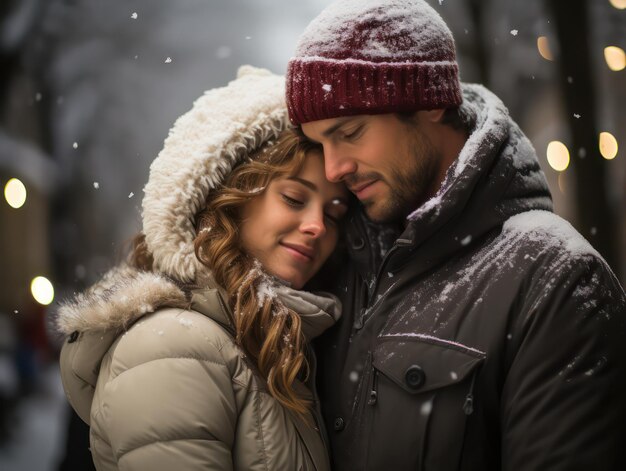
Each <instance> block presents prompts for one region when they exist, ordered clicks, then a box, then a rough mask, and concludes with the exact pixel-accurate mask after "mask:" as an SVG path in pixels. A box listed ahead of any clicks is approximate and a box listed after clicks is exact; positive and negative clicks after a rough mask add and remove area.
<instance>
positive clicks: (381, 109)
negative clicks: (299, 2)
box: [286, 0, 462, 124]
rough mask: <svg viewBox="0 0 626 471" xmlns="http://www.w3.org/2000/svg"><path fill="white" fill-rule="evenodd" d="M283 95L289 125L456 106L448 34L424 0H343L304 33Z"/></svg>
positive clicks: (452, 54)
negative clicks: (285, 97)
mask: <svg viewBox="0 0 626 471" xmlns="http://www.w3.org/2000/svg"><path fill="white" fill-rule="evenodd" d="M286 95H287V107H288V110H289V118H290V120H291V122H292V123H293V124H301V123H306V122H309V121H317V120H320V119H327V118H335V117H339V116H352V115H358V114H380V113H393V112H406V111H417V110H423V109H435V108H448V107H454V106H458V105H459V104H460V103H461V102H462V95H461V88H460V83H459V78H458V66H457V63H456V53H455V46H454V39H453V37H452V34H451V33H450V30H449V29H448V27H447V26H446V24H445V23H444V21H443V20H442V19H441V17H440V16H439V15H438V14H437V12H436V11H435V10H433V9H432V8H431V7H430V6H429V5H428V4H427V3H425V2H424V1H423V0H341V1H338V2H335V3H333V4H332V5H330V6H329V7H328V8H326V9H325V10H324V11H323V12H322V13H321V14H320V15H319V16H318V17H317V18H316V19H314V20H313V21H312V22H311V24H310V25H309V26H308V27H307V29H306V30H305V32H304V33H303V34H302V36H301V38H300V41H299V43H298V46H297V48H296V55H295V57H293V58H292V59H291V60H290V61H289V65H288V68H287V87H286Z"/></svg>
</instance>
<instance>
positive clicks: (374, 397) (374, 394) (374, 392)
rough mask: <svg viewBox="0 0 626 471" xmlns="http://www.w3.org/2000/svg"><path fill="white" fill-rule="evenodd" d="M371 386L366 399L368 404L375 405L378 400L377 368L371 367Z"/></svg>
mask: <svg viewBox="0 0 626 471" xmlns="http://www.w3.org/2000/svg"><path fill="white" fill-rule="evenodd" d="M372 370H373V373H372V376H373V378H372V387H371V388H370V397H369V399H368V400H367V405H368V406H375V405H376V403H377V402H378V370H377V369H376V368H373V369H372Z"/></svg>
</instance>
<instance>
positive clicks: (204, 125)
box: [142, 66, 288, 282]
mask: <svg viewBox="0 0 626 471" xmlns="http://www.w3.org/2000/svg"><path fill="white" fill-rule="evenodd" d="M287 125H288V118H287V109H286V105H285V91H284V78H283V77H281V76H278V75H273V74H271V73H270V72H269V71H267V70H264V69H257V68H254V67H251V66H242V67H241V68H240V69H239V72H238V75H237V79H236V80H233V81H232V82H230V83H229V84H228V85H227V86H226V87H222V88H216V89H212V90H209V91H207V92H205V93H204V95H202V96H201V97H200V98H198V99H197V100H196V102H195V103H194V104H193V107H192V109H191V110H190V111H188V112H187V113H185V114H184V115H182V116H181V117H180V118H178V119H177V120H176V122H175V123H174V126H173V127H172V129H171V130H170V132H169V135H168V137H167V139H166V140H165V144H164V147H163V150H162V151H161V152H160V153H159V155H158V156H157V158H156V159H155V160H154V161H153V163H152V165H151V166H150V177H149V179H148V183H147V184H146V186H145V188H144V193H145V196H144V199H143V203H142V206H143V212H142V219H143V233H144V234H145V236H146V243H147V246H148V249H149V250H150V252H151V253H152V256H153V258H154V265H153V266H154V270H155V271H159V272H162V273H164V274H166V275H169V276H171V277H173V278H174V279H176V280H180V281H183V282H193V281H194V280H195V279H196V276H197V275H198V274H199V273H200V272H202V271H206V268H204V267H203V265H202V264H201V263H200V262H198V260H197V259H196V257H195V254H194V249H193V239H194V238H195V235H196V234H195V228H194V222H195V216H196V214H197V213H198V212H199V211H200V210H202V209H203V207H204V205H205V201H206V197H207V195H208V193H209V191H210V190H211V189H213V188H216V187H217V186H219V184H220V183H222V181H223V180H224V178H225V176H226V175H228V173H229V172H230V171H231V170H232V168H233V167H234V166H235V165H236V164H237V163H239V162H241V161H242V160H243V159H244V158H245V156H246V155H247V154H248V153H250V152H251V151H253V150H255V149H257V148H258V147H260V146H261V145H262V144H263V143H265V142H266V141H268V140H270V139H272V138H275V137H277V136H278V134H279V133H280V132H281V131H283V130H284V129H285V128H286V127H287Z"/></svg>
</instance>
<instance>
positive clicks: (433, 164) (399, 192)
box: [364, 134, 441, 223]
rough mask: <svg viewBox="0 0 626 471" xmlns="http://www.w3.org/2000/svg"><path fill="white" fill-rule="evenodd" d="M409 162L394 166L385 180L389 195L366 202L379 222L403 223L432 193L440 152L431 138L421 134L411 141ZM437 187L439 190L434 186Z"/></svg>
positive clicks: (370, 214) (367, 209) (367, 211)
mask: <svg viewBox="0 0 626 471" xmlns="http://www.w3.org/2000/svg"><path fill="white" fill-rule="evenodd" d="M406 157H407V158H408V159H410V165H409V166H407V167H404V168H403V169H397V168H395V169H392V170H391V172H390V174H389V176H388V177H387V178H385V179H382V176H380V178H381V181H383V182H384V183H385V184H386V185H387V187H388V188H389V198H388V199H386V200H381V199H379V200H373V201H369V202H365V203H364V209H365V213H366V214H367V217H368V218H369V219H370V220H371V221H373V222H376V223H391V222H403V221H404V219H405V218H406V217H407V216H408V215H409V214H410V213H412V212H413V211H415V210H416V209H417V208H418V207H419V206H421V205H422V204H423V203H424V202H425V201H426V199H427V198H428V197H431V196H433V195H432V194H431V193H433V192H434V191H433V185H434V184H435V183H436V182H435V178H436V175H437V167H438V163H439V162H440V161H441V155H440V154H439V153H438V152H437V151H436V150H435V148H434V147H433V146H432V144H431V143H430V140H429V139H428V138H427V137H426V136H424V135H423V134H420V135H419V136H416V137H415V139H413V141H412V142H411V145H410V148H409V149H408V152H407V156H406ZM435 190H436V189H435Z"/></svg>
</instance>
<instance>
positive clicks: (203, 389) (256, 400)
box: [60, 269, 337, 470]
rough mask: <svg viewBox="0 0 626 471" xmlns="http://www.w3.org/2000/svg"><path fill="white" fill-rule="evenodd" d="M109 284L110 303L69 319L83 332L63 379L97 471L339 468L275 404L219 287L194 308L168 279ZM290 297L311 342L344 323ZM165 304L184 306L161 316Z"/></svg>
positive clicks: (316, 303) (71, 344)
mask: <svg viewBox="0 0 626 471" xmlns="http://www.w3.org/2000/svg"><path fill="white" fill-rule="evenodd" d="M109 278H110V279H111V278H112V280H111V285H110V287H109V288H108V289H107V290H106V291H105V293H106V294H105V295H102V294H101V293H102V292H100V293H95V294H94V292H92V293H89V294H86V295H82V297H81V298H80V299H79V300H78V301H76V302H75V303H74V304H72V305H69V306H66V308H65V309H64V310H62V311H61V313H62V319H61V320H60V322H61V323H62V322H64V323H65V324H64V325H65V328H66V329H70V328H73V327H77V328H80V329H81V330H80V331H79V330H77V331H76V332H77V333H74V334H70V337H69V339H68V340H67V342H66V343H65V344H64V346H63V349H62V352H61V361H60V363H61V374H62V379H63V384H64V387H65V389H66V394H67V396H68V398H69V400H70V403H71V404H72V406H73V407H74V408H75V409H76V411H77V412H78V414H79V415H80V416H81V418H83V420H85V421H86V422H87V423H88V424H90V426H91V434H90V439H91V440H90V441H91V452H92V455H93V459H94V462H95V464H96V467H97V469H99V470H118V469H124V470H145V469H150V470H171V469H181V470H191V469H194V470H195V469H215V470H218V469H219V470H227V469H235V470H254V469H264V470H265V469H304V470H307V469H328V464H327V457H326V451H325V449H324V445H323V442H322V439H321V437H320V435H319V432H318V431H316V430H314V429H312V428H310V427H309V426H307V425H306V424H305V423H304V422H303V421H302V420H301V419H299V418H298V417H296V416H295V415H293V414H291V413H289V412H288V411H287V410H286V409H285V408H284V407H282V406H281V405H280V404H279V403H278V402H277V401H276V400H275V399H274V398H273V397H272V396H271V395H270V394H269V392H268V391H267V388H266V385H265V383H264V381H263V380H262V379H261V378H260V377H259V376H258V375H257V374H256V373H255V372H254V370H253V368H251V367H250V365H249V364H248V362H247V361H246V359H245V357H244V355H243V353H242V351H241V350H240V349H239V348H238V347H237V346H236V344H235V342H234V340H233V336H232V334H231V332H230V331H231V329H232V326H231V324H230V321H229V319H230V314H229V313H228V310H227V308H226V304H225V302H224V299H225V298H224V297H223V294H221V291H220V289H219V287H216V286H214V285H213V286H209V287H207V288H205V289H202V290H198V291H194V292H193V295H192V298H191V301H190V302H187V301H186V300H185V297H184V296H183V295H182V292H180V290H178V288H177V287H176V286H174V285H173V284H170V283H168V282H167V280H165V279H163V278H162V277H160V276H159V275H156V274H147V273H144V272H133V271H132V270H128V269H126V270H123V271H122V273H121V275H119V274H118V275H113V276H109ZM150 279H151V280H152V284H151V285H150V284H149V283H148V281H149V280H150ZM146 286H152V292H151V293H150V294H148V295H146V293H145V288H146ZM95 291H98V290H95ZM177 291H178V293H177ZM281 296H284V297H285V298H287V299H286V302H288V303H289V304H290V305H291V306H294V307H295V308H297V309H298V311H299V312H300V313H301V315H302V316H303V318H305V319H306V321H305V323H306V324H307V326H308V327H307V329H308V332H306V333H307V334H308V335H315V334H317V333H319V332H320V331H321V330H323V329H325V328H327V327H328V326H329V325H331V324H332V322H333V316H334V315H336V312H337V311H336V310H335V309H336V306H335V304H334V302H333V301H332V299H330V298H325V297H318V296H315V295H312V294H310V293H304V292H297V291H294V290H288V289H286V290H283V293H282V294H281ZM165 299H167V303H168V304H170V305H174V306H178V307H166V306H163V307H158V306H160V305H161V304H162V303H163V302H164V300H165ZM184 305H186V307H183V306H184ZM153 308H156V310H155V311H154V312H150V310H151V309H153ZM122 309H126V311H122ZM96 310H97V312H96ZM131 311H132V312H131ZM103 319H106V322H107V323H108V326H107V327H106V328H104V329H103V324H102V320H103ZM115 319H116V320H117V321H118V322H120V324H117V325H115V324H114V320H115ZM297 386H298V388H299V390H300V391H301V393H302V394H304V395H305V396H307V397H308V398H309V399H312V398H313V397H312V393H311V392H310V390H308V388H307V386H305V385H304V384H298V385H297ZM311 420H314V419H313V417H311Z"/></svg>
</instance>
